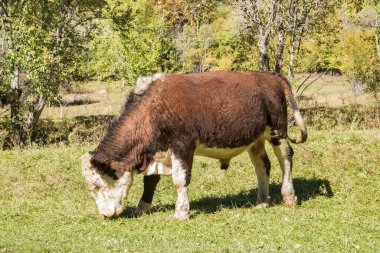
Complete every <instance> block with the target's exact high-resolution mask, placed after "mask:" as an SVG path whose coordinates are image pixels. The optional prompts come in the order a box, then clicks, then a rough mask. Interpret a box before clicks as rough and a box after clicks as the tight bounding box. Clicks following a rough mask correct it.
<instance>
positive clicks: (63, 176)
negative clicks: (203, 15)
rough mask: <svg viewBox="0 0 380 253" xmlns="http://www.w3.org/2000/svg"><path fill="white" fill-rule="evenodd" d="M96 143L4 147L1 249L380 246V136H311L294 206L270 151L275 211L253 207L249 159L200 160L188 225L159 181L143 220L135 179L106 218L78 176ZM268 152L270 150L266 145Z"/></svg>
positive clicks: (301, 151) (301, 155) (297, 175)
mask: <svg viewBox="0 0 380 253" xmlns="http://www.w3.org/2000/svg"><path fill="white" fill-rule="evenodd" d="M91 148H93V147H86V146H69V147H67V146H64V147H49V148H39V149H36V148H30V149H24V150H13V151H0V157H1V159H0V215H1V219H0V252H170V251H171V252H179V251H180V252H273V251H278V252H288V251H300V252H376V251H378V250H379V249H380V216H379V213H380V191H379V189H380V165H379V159H380V156H379V150H380V130H378V129H374V130H362V131H359V130H345V131H342V132H332V131H311V136H310V139H309V141H308V142H307V143H306V144H303V145H298V146H294V148H295V152H296V155H295V164H294V185H295V188H296V192H297V194H298V198H299V205H298V206H297V207H295V208H288V207H285V206H283V205H282V204H280V199H281V198H280V183H281V175H280V169H279V166H278V163H277V162H276V161H275V159H274V156H273V153H270V158H271V160H272V176H271V188H270V192H271V199H272V200H271V201H272V205H271V206H270V207H269V208H266V209H256V208H255V207H254V206H252V203H255V200H256V198H257V196H256V191H257V181H256V176H255V174H254V170H253V168H252V165H251V163H250V161H249V158H248V156H247V155H246V154H244V155H241V156H239V157H238V158H236V159H235V160H234V161H233V164H232V166H231V167H230V169H229V170H228V171H221V170H220V169H219V165H218V163H217V161H215V160H211V159H206V158H199V157H198V158H196V160H195V164H194V172H193V179H192V183H191V185H190V190H189V191H190V201H191V202H190V206H191V219H190V220H189V221H187V222H177V221H173V220H171V215H172V214H173V213H174V203H175V199H176V193H175V190H174V187H173V186H172V183H171V179H170V178H169V177H166V178H163V180H162V181H161V182H160V184H159V187H158V190H157V193H156V196H155V199H154V208H153V210H152V212H151V214H149V215H145V216H143V217H140V218H131V212H132V211H133V208H134V207H135V206H136V204H137V202H138V200H139V197H140V195H141V193H142V176H137V178H136V181H135V185H134V186H133V188H132V193H131V195H130V198H129V200H128V202H127V206H126V209H125V213H124V215H123V217H121V218H118V219H113V220H104V219H102V218H100V217H99V216H98V214H97V210H96V206H95V203H94V201H93V200H92V199H91V197H90V194H89V191H88V189H87V187H86V185H85V183H84V181H83V179H82V178H81V172H80V158H79V157H80V155H81V154H82V153H84V152H85V151H87V150H89V149H91ZM268 149H269V147H268Z"/></svg>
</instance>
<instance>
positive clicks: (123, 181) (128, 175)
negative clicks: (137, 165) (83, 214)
mask: <svg viewBox="0 0 380 253" xmlns="http://www.w3.org/2000/svg"><path fill="white" fill-rule="evenodd" d="M90 159H91V154H90V153H86V154H84V155H83V156H82V175H83V177H84V178H85V179H86V182H87V184H88V185H89V187H90V190H91V195H92V197H93V198H94V199H95V202H96V205H97V206H98V210H99V213H100V214H101V215H102V216H103V217H107V218H111V217H116V216H118V215H119V214H120V213H121V212H122V211H123V208H124V202H125V200H126V198H127V194H128V190H129V188H130V187H131V186H132V183H133V177H134V174H135V172H125V174H124V175H123V176H122V177H121V178H119V179H118V180H113V179H112V178H111V177H109V176H108V175H106V174H104V175H103V174H100V173H99V172H98V171H97V170H96V168H94V167H93V166H92V164H91V162H90Z"/></svg>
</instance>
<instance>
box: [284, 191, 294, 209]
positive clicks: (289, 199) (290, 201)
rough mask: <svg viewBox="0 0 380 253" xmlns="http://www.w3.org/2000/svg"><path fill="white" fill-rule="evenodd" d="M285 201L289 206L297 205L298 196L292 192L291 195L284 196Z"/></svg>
mask: <svg viewBox="0 0 380 253" xmlns="http://www.w3.org/2000/svg"><path fill="white" fill-rule="evenodd" d="M283 199H284V203H285V205H287V206H296V205H297V196H296V195H294V194H292V195H289V196H283Z"/></svg>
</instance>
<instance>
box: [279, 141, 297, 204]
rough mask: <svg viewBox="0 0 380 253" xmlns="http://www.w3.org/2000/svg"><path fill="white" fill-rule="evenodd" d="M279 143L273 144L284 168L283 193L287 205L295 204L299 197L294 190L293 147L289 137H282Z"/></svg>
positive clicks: (282, 168)
mask: <svg viewBox="0 0 380 253" xmlns="http://www.w3.org/2000/svg"><path fill="white" fill-rule="evenodd" d="M279 143H280V145H278V146H275V145H273V150H274V153H275V154H276V156H277V158H278V161H279V163H280V166H281V170H282V187H281V195H282V198H283V201H284V203H285V204H286V205H289V206H295V205H296V204H297V197H296V195H295V192H294V187H293V180H292V158H293V149H292V147H291V146H290V145H289V143H288V140H287V139H280V140H279Z"/></svg>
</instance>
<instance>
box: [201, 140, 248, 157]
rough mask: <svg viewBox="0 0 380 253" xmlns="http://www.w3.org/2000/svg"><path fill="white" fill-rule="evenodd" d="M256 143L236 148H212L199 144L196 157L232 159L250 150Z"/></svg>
mask: <svg viewBox="0 0 380 253" xmlns="http://www.w3.org/2000/svg"><path fill="white" fill-rule="evenodd" d="M253 144H254V143H251V144H250V145H247V146H242V147H236V148H210V147H206V146H205V145H203V144H202V143H199V142H197V145H196V148H195V152H194V153H195V155H199V156H205V157H210V158H214V159H231V158H233V157H235V156H237V155H239V154H241V153H243V152H244V151H246V150H248V149H249V148H250V147H251V146H252V145H253Z"/></svg>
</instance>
